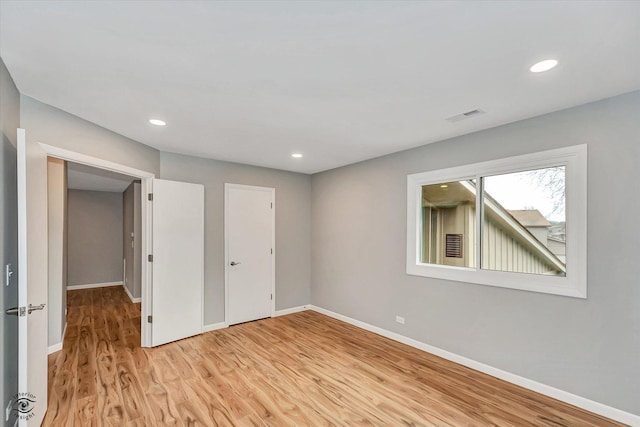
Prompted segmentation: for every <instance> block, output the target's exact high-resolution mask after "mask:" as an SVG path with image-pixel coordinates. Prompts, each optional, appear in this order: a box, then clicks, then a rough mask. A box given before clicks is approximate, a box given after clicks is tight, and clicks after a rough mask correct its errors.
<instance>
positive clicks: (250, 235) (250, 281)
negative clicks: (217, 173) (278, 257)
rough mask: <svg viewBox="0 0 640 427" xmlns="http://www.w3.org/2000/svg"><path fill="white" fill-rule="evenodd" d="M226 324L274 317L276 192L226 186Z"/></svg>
mask: <svg viewBox="0 0 640 427" xmlns="http://www.w3.org/2000/svg"><path fill="white" fill-rule="evenodd" d="M224 223H225V295H226V301H225V302H226V310H225V312H226V316H225V317H226V323H227V324H228V325H234V324H238V323H243V322H249V321H252V320H257V319H262V318H265V317H270V316H273V314H274V313H275V297H276V296H275V188H267V187H256V186H248V185H239V184H225V216H224Z"/></svg>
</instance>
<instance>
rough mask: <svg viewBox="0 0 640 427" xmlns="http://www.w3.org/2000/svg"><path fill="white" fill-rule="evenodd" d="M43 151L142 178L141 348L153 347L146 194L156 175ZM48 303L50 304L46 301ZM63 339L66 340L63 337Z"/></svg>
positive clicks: (149, 218) (61, 151)
mask: <svg viewBox="0 0 640 427" xmlns="http://www.w3.org/2000/svg"><path fill="white" fill-rule="evenodd" d="M39 144H40V146H41V147H42V149H43V150H44V151H45V153H47V156H49V157H55V158H58V159H61V160H67V161H70V162H74V163H79V164H82V165H87V166H93V167H95V168H98V169H104V170H108V171H112V172H117V173H121V174H125V175H129V176H133V177H136V178H140V182H141V185H140V196H141V197H142V204H141V217H142V218H141V220H142V223H141V228H142V230H141V234H142V236H141V244H142V257H141V258H142V259H141V262H142V264H143V265H142V269H141V270H142V271H141V273H142V278H141V280H142V295H141V297H142V313H141V314H142V316H141V325H140V335H141V343H140V345H141V346H142V347H151V324H150V323H147V322H145V321H144V319H146V318H147V316H150V315H151V304H152V303H153V302H152V300H151V290H152V289H151V288H152V286H153V282H152V274H151V267H152V266H151V263H149V262H145V259H146V258H147V256H146V254H148V253H149V249H150V248H152V247H153V246H152V240H151V239H152V233H151V225H152V223H151V221H152V218H153V217H152V209H150V205H149V201H148V199H147V194H149V193H152V192H153V179H154V178H155V174H153V173H151V172H147V171H143V170H140V169H135V168H132V167H129V166H125V165H121V164H118V163H114V162H110V161H108V160H103V159H100V158H97V157H92V156H88V155H86V154H82V153H77V152H75V151H70V150H66V149H64V148H60V147H54V146H53V145H47V144H44V143H39ZM47 302H48V301H47ZM63 339H64V337H63Z"/></svg>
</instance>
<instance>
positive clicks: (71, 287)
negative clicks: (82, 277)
mask: <svg viewBox="0 0 640 427" xmlns="http://www.w3.org/2000/svg"><path fill="white" fill-rule="evenodd" d="M107 286H122V282H105V283H87V284H86V285H68V286H67V290H68V291H74V290H77V289H91V288H106V287H107Z"/></svg>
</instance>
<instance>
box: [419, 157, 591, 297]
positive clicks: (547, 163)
mask: <svg viewBox="0 0 640 427" xmlns="http://www.w3.org/2000/svg"><path fill="white" fill-rule="evenodd" d="M554 166H565V202H566V207H565V215H566V217H565V218H566V227H567V247H566V250H567V258H566V265H567V271H566V276H564V277H562V276H546V275H539V274H529V273H516V272H506V271H495V270H486V269H482V268H481V262H480V250H481V246H482V245H481V244H480V243H478V242H480V241H481V226H482V224H481V222H482V215H480V214H478V215H476V230H477V232H476V236H477V237H476V239H477V240H476V243H475V248H476V255H477V256H476V260H477V261H476V266H475V267H471V268H468V267H454V266H447V265H437V264H427V263H423V262H421V259H420V254H421V249H420V248H421V244H422V236H421V220H422V218H421V210H422V206H421V204H422V186H423V185H432V184H441V183H443V182H453V181H463V180H468V179H476V180H477V181H476V182H478V183H479V182H480V178H481V177H487V176H491V175H501V174H508V173H514V172H522V171H528V170H533V169H542V168H546V167H554ZM481 203H482V197H480V194H478V195H477V197H476V212H478V213H479V212H482V209H481V206H480V205H481ZM407 274H411V275H416V276H424V277H433V278H438V279H445V280H453V281H457V282H466V283H475V284H480V285H487V286H498V287H503V288H511V289H520V290H525V291H532V292H541V293H546V294H555V295H564V296H569V297H575V298H587V146H586V144H584V145H575V146H571V147H566V148H559V149H556V150H549V151H543V152H538V153H532V154H525V155H520V156H515V157H508V158H503V159H499V160H492V161H487V162H482V163H475V164H470V165H465V166H459V167H452V168H447V169H441V170H435V171H429V172H423V173H416V174H412V175H408V176H407Z"/></svg>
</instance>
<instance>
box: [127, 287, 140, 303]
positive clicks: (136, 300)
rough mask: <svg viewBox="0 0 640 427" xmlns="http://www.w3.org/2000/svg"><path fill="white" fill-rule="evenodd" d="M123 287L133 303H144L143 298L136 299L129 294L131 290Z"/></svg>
mask: <svg viewBox="0 0 640 427" xmlns="http://www.w3.org/2000/svg"><path fill="white" fill-rule="evenodd" d="M122 287H123V288H124V291H125V292H126V293H127V295H128V296H129V299H130V300H131V302H132V303H134V304H135V303H138V302H142V298H134V297H133V295H131V292H129V288H127V287H126V286H125V285H122Z"/></svg>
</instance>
